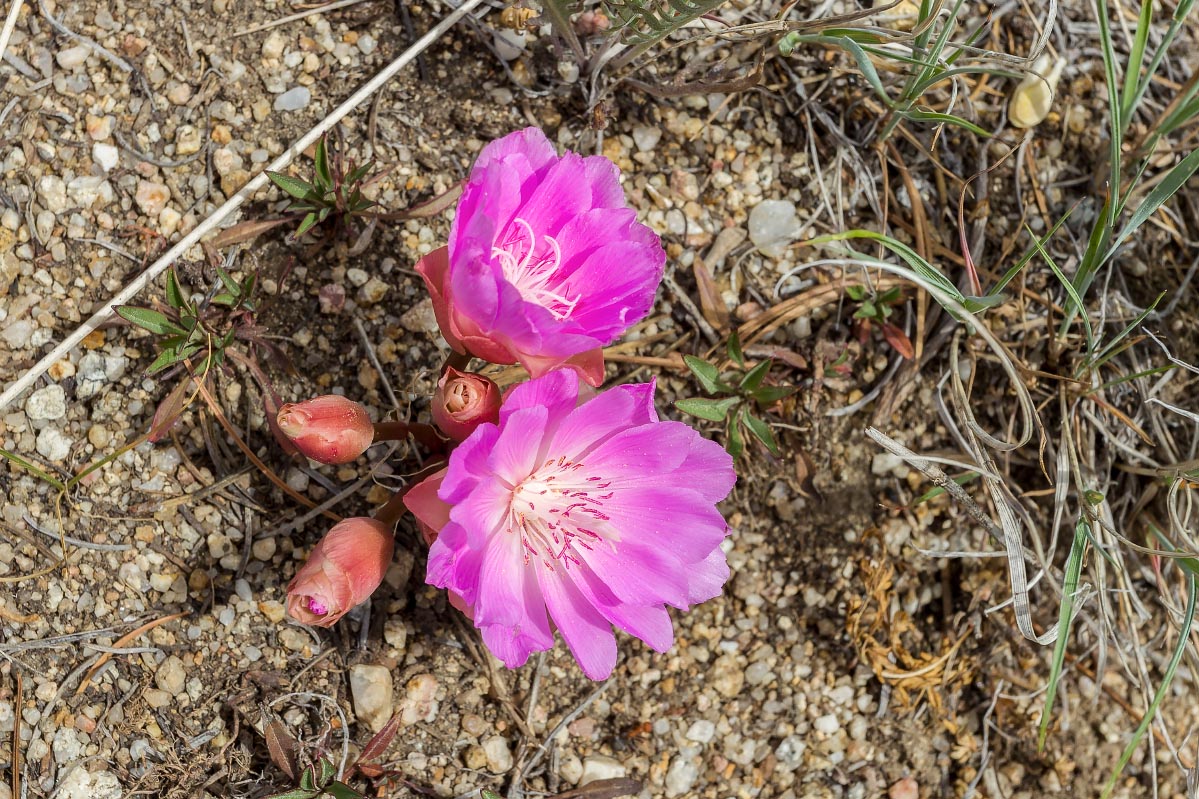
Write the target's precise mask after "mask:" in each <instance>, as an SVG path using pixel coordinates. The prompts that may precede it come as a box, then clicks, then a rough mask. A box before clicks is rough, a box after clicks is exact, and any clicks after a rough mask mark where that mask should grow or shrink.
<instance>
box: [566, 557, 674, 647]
mask: <svg viewBox="0 0 1199 799" xmlns="http://www.w3.org/2000/svg"><path fill="white" fill-rule="evenodd" d="M581 572H582V576H581V577H580V572H578V571H576V572H575V577H576V580H575V584H576V585H577V586H578V588H579V591H580V592H582V593H583V595H584V596H585V597H587V600H588V601H589V602H591V604H593V605H594V606H595V608H596V610H598V611H599V612H600V614H602V615H603V617H604V618H606V619H607V620H608V621H610V622H612V623H613V624H615V625H616V626H617V627H619V628H620V629H622V630H624V631H625V632H626V633H628V634H629V635H632V636H635V637H637V638H640V639H641V640H642V641H645V643H647V644H649V647H650V648H651V649H654V650H656V651H658V652H665V651H667V650H668V649H670V648H671V647H672V646H674V625H673V624H671V621H670V613H669V612H668V611H667V610H666V608H664V607H661V606H659V605H654V606H648V605H630V604H628V603H625V602H622V601H621V600H620V598H619V597H617V596H616V595H615V594H614V593H612V591H611V590H610V589H609V588H608V586H606V585H605V584H604V582H603V581H602V580H600V579H599V578H598V577H597V576H596V575H595V574H594V573H593V572H591V571H590V570H588V569H584V570H581Z"/></svg>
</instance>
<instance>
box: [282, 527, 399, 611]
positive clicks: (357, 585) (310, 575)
mask: <svg viewBox="0 0 1199 799" xmlns="http://www.w3.org/2000/svg"><path fill="white" fill-rule="evenodd" d="M394 547H395V536H394V535H393V534H392V531H391V528H390V527H389V526H388V525H386V524H384V523H383V522H381V521H379V520H378V519H371V518H368V517H365V516H358V517H354V518H351V519H343V520H342V521H340V522H338V523H337V524H335V525H334V526H333V529H332V530H330V531H329V532H327V533H325V537H324V538H322V539H321V540H320V541H319V542H318V543H317V545H316V546H315V547H313V548H312V553H311V554H310V555H309V556H308V562H307V563H305V564H304V565H303V566H301V567H300V570H299V571H298V572H296V576H295V577H293V578H292V580H291V582H290V583H289V584H288V586H287V613H288V615H290V616H291V617H292V618H293V619H295V620H296V621H298V622H300V623H302V624H310V625H313V626H315V627H332V626H333V623H334V622H336V621H337V620H338V619H340V618H341V617H342V616H344V615H346V613H347V612H348V611H349V610H350V609H351V608H353V607H354V606H355V605H360V604H362V603H363V602H365V601H366V600H367V598H369V597H370V595H371V594H372V593H374V590H375V589H376V588H378V587H379V583H381V582H383V575H384V574H385V573H386V572H387V566H388V565H389V564H390V563H391V554H392V550H393V548H394Z"/></svg>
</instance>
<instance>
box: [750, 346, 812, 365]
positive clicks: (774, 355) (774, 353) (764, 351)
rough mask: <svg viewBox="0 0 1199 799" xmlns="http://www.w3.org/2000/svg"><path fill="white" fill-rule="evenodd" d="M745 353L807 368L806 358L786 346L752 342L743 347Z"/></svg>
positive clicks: (759, 358)
mask: <svg viewBox="0 0 1199 799" xmlns="http://www.w3.org/2000/svg"><path fill="white" fill-rule="evenodd" d="M745 354H746V355H747V356H748V357H750V358H754V359H758V360H761V359H764V358H769V359H770V360H772V361H778V362H780V363H785V364H787V365H788V366H790V367H791V368H793V369H807V368H808V359H807V358H805V357H803V356H802V355H800V354H799V353H798V352H796V351H795V350H789V349H787V348H786V347H776V346H773V345H770V344H753V345H751V346H749V347H746V348H745Z"/></svg>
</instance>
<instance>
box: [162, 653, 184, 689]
mask: <svg viewBox="0 0 1199 799" xmlns="http://www.w3.org/2000/svg"><path fill="white" fill-rule="evenodd" d="M186 679H187V669H186V667H184V665H183V661H182V660H180V659H179V658H178V657H176V656H175V655H171V656H170V657H168V658H167V659H166V660H164V661H163V662H162V663H159V664H158V670H157V671H156V672H154V684H155V685H157V686H158V687H159V688H160V689H162V690H163V691H166V692H167V693H168V694H171V695H172V696H174V695H176V694H179V693H182V692H183V683H184V681H186Z"/></svg>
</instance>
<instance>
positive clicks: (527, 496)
mask: <svg viewBox="0 0 1199 799" xmlns="http://www.w3.org/2000/svg"><path fill="white" fill-rule="evenodd" d="M611 485H612V483H611V481H609V480H605V479H604V478H603V477H598V476H595V475H592V476H585V472H584V469H583V464H581V463H573V462H571V461H569V460H567V459H566V458H565V457H562V458H558V459H557V460H548V461H546V462H545V463H544V464H542V466H541V468H540V469H538V470H537V471H535V472H533V474H531V475H529V476H528V477H526V478H525V479H524V480H522V481H521V482H520V483H519V484H518V485H517V486H516V488H514V489H513V490H512V502H511V504H510V505H509V506H508V520H507V525H506V527H507V529H508V532H510V533H515V534H517V535H519V536H520V541H521V547H522V548H523V549H524V562H525V565H526V566H527V565H528V564H529V562H530V561H531V560H532V559H534V558H536V559H538V560H540V561H541V562H542V564H543V565H544V566H545V567H546V568H547V569H549V570H550V571H554V570H555V564H558V563H560V564H562V567H563V568H564V569H569V568H570V566H571V564H574V565H576V566H578V565H579V563H580V554H581V553H580V552H579V550H583V551H587V552H589V551H591V550H592V548H593V547H595V546H596V545H598V544H603V543H604V542H605V541H612V540H613V539H614V538H615V535H614V531H613V530H612V529H611V525H609V524H608V522H609V520H610V518H611V517H610V516H608V514H606V513H604V502H606V501H607V500H609V499H611V498H612V492H611V491H610V490H608V489H609V487H610V486H611Z"/></svg>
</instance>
